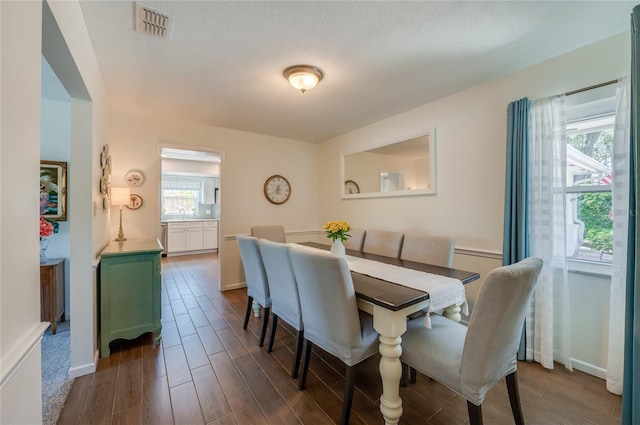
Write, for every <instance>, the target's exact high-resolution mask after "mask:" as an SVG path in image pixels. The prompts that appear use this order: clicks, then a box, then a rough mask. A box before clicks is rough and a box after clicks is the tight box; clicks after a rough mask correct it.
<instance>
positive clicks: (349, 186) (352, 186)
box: [344, 180, 360, 195]
mask: <svg viewBox="0 0 640 425" xmlns="http://www.w3.org/2000/svg"><path fill="white" fill-rule="evenodd" d="M344 193H345V194H347V195H351V194H354V193H360V188H359V187H358V184H357V183H356V182H354V181H353V180H347V181H346V182H344Z"/></svg>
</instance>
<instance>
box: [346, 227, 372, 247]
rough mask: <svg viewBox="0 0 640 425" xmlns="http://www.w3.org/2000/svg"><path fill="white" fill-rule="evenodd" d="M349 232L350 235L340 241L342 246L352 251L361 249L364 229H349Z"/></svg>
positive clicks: (364, 233) (365, 232)
mask: <svg viewBox="0 0 640 425" xmlns="http://www.w3.org/2000/svg"><path fill="white" fill-rule="evenodd" d="M349 234H350V235H351V237H350V238H349V239H347V240H346V241H344V242H343V243H342V244H343V245H344V247H345V248H347V249H352V250H354V251H362V245H364V237H365V235H366V234H367V231H366V230H364V229H351V230H349Z"/></svg>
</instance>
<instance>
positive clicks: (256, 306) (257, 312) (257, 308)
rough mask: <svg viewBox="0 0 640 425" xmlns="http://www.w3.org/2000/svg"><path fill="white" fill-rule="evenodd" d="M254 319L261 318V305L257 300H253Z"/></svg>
mask: <svg viewBox="0 0 640 425" xmlns="http://www.w3.org/2000/svg"><path fill="white" fill-rule="evenodd" d="M252 306H253V317H260V304H258V302H257V301H256V300H253V304H252Z"/></svg>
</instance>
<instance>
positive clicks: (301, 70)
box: [282, 65, 324, 93]
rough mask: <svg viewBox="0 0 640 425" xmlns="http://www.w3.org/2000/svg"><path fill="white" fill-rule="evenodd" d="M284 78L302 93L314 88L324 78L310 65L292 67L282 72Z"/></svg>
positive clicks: (320, 72)
mask: <svg viewBox="0 0 640 425" xmlns="http://www.w3.org/2000/svg"><path fill="white" fill-rule="evenodd" d="M282 75H284V78H286V79H287V80H288V81H289V83H291V85H292V86H293V87H295V88H296V89H298V90H300V91H301V92H302V93H304V92H306V91H307V90H311V89H312V88H314V87H315V86H316V85H317V84H318V83H319V82H320V81H321V80H322V78H323V77H324V74H323V73H322V71H321V70H320V68H318V67H315V66H311V65H294V66H290V67H289V68H287V69H285V70H284V71H283V72H282Z"/></svg>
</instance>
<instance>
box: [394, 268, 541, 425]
mask: <svg viewBox="0 0 640 425" xmlns="http://www.w3.org/2000/svg"><path fill="white" fill-rule="evenodd" d="M541 268H542V260H541V259H539V258H534V257H530V258H526V259H524V260H522V261H519V262H517V263H515V264H512V265H510V266H503V267H498V268H497V269H494V270H492V271H491V272H490V273H489V274H488V275H487V277H486V279H485V281H484V283H483V284H482V286H481V288H480V290H479V292H478V296H477V298H476V302H475V305H474V307H473V312H472V313H471V318H470V319H469V327H468V328H467V327H465V326H463V325H461V324H459V323H456V322H454V321H452V320H449V319H447V318H445V317H441V316H433V318H432V319H431V329H427V328H425V326H424V322H423V321H422V319H415V320H412V321H410V322H409V323H408V324H407V332H406V333H405V334H404V335H402V356H401V358H400V359H401V360H402V362H403V363H406V364H408V365H409V366H411V367H413V368H416V369H417V370H418V371H420V372H422V373H423V374H425V375H427V376H429V377H431V378H433V379H435V380H436V381H438V382H440V383H441V384H443V385H445V386H447V387H449V388H450V389H451V390H453V391H454V392H456V393H458V394H460V395H461V396H463V397H464V398H465V399H466V400H467V409H468V411H469V422H470V424H471V425H481V424H482V402H483V401H484V399H485V396H486V395H487V392H488V391H489V390H490V389H491V388H493V386H494V385H495V384H496V383H497V382H498V381H499V380H501V379H502V378H503V377H506V383H507V391H508V393H509V400H510V402H511V410H512V412H513V417H514V419H515V422H516V424H518V425H521V424H524V417H523V415H522V408H521V406H520V395H519V392H518V380H517V375H516V371H517V360H516V355H517V352H518V347H519V344H520V335H521V333H522V324H523V323H524V317H525V313H526V311H527V306H528V305H529V302H530V300H531V297H532V295H533V292H534V290H535V287H536V284H537V278H538V275H539V274H540V270H541ZM405 371H406V369H405Z"/></svg>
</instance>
